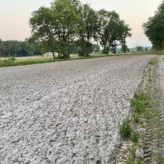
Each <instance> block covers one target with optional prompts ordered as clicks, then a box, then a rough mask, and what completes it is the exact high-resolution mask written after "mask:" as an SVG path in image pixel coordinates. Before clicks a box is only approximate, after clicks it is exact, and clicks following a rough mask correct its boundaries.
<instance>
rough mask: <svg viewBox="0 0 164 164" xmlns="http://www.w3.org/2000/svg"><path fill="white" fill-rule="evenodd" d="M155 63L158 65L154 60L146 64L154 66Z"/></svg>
mask: <svg viewBox="0 0 164 164" xmlns="http://www.w3.org/2000/svg"><path fill="white" fill-rule="evenodd" d="M157 63H158V61H156V60H154V61H150V62H149V63H148V64H151V65H155V64H157Z"/></svg>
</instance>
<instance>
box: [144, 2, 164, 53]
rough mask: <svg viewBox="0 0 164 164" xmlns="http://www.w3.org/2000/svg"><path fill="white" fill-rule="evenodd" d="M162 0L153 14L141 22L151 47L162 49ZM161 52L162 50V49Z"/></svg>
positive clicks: (163, 19) (163, 10)
mask: <svg viewBox="0 0 164 164" xmlns="http://www.w3.org/2000/svg"><path fill="white" fill-rule="evenodd" d="M163 15H164V1H162V3H161V4H160V5H159V7H158V9H157V11H156V12H155V15H154V16H153V17H149V19H148V21H147V22H145V23H144V24H143V30H144V33H145V35H146V36H147V37H148V39H149V40H150V41H151V43H152V45H153V49H155V50H156V51H162V50H164V37H163V36H164V17H163ZM162 52H163V51H162Z"/></svg>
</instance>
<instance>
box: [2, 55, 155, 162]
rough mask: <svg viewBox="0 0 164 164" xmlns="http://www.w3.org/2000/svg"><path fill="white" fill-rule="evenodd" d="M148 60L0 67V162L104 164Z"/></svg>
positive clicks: (120, 58)
mask: <svg viewBox="0 0 164 164" xmlns="http://www.w3.org/2000/svg"><path fill="white" fill-rule="evenodd" d="M153 57H155V55H142V56H141V55H139V56H116V57H103V58H96V59H86V60H77V61H64V62H55V63H48V64H37V65H29V66H18V67H8V68H0V163H1V164H13V163H20V162H22V163H28V164H47V163H50V164H73V163H74V164H83V163H84V164H100V163H101V164H107V163H110V161H112V158H113V156H114V153H115V151H114V150H115V145H116V144H117V143H118V141H119V136H118V123H119V122H120V121H121V120H123V119H124V118H125V117H126V116H127V115H128V112H129V105H130V104H129V99H130V98H132V97H133V94H134V92H135V91H136V89H137V87H138V85H139V84H140V82H141V80H142V76H143V72H144V69H145V67H146V65H147V64H148V62H149V61H150V60H151V59H152V58H153Z"/></svg>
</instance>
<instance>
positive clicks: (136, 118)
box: [132, 113, 140, 124]
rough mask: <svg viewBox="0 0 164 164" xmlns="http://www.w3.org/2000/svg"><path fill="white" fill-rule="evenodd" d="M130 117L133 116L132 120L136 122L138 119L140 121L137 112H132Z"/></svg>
mask: <svg viewBox="0 0 164 164" xmlns="http://www.w3.org/2000/svg"><path fill="white" fill-rule="evenodd" d="M132 117H133V120H134V122H135V123H136V124H138V123H139V121H140V119H139V115H138V113H136V114H133V115H132Z"/></svg>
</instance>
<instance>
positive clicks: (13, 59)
mask: <svg viewBox="0 0 164 164" xmlns="http://www.w3.org/2000/svg"><path fill="white" fill-rule="evenodd" d="M8 60H11V61H13V62H14V61H15V60H16V59H15V57H14V56H13V57H11V58H9V59H8Z"/></svg>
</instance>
